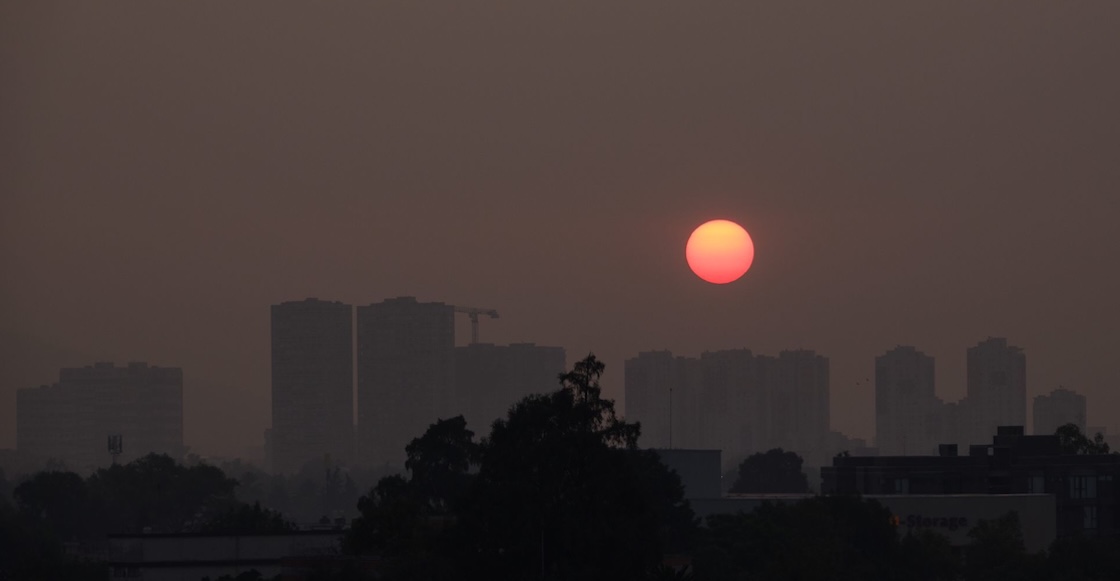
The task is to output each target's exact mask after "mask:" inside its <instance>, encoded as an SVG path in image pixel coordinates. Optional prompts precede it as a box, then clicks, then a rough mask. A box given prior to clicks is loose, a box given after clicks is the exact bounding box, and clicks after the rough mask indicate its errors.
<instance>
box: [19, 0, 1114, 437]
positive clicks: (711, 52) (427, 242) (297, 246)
mask: <svg viewBox="0 0 1120 581" xmlns="http://www.w3.org/2000/svg"><path fill="white" fill-rule="evenodd" d="M624 4H625V3H624ZM810 4H811V6H804V7H802V6H794V5H787V4H784V3H782V4H774V5H764V6H762V5H751V4H742V5H740V4H726V5H721V6H713V7H709V8H708V9H706V10H696V9H694V7H692V6H685V5H673V6H663V5H656V6H655V5H644V4H633V5H625V6H624V5H623V4H619V5H611V6H607V5H594V6H582V5H580V6H577V5H574V4H573V5H567V4H566V5H539V6H538V5H523V6H516V7H509V6H503V7H499V6H497V5H489V6H487V5H479V6H471V7H466V6H455V7H449V8H447V9H446V10H443V9H438V10H437V9H434V8H431V7H425V6H419V5H412V4H402V5H364V4H363V5H353V6H339V7H335V8H331V9H323V10H314V11H304V10H301V9H298V8H296V7H294V6H291V5H283V3H281V4H276V5H270V6H269V8H268V10H267V15H268V16H267V18H265V19H263V20H262V18H261V14H262V11H261V9H260V8H259V7H257V6H249V5H241V4H237V5H234V4H226V3H223V4H221V5H215V6H209V7H191V8H190V9H188V8H187V7H185V6H176V5H166V6H164V5H159V6H157V5H151V6H145V7H144V8H143V9H134V8H133V7H126V6H116V5H98V4H90V5H86V4H82V3H75V4H74V5H72V6H68V7H67V9H66V10H56V9H54V8H52V7H51V6H48V5H42V4H40V3H6V4H4V5H3V6H0V27H3V29H4V32H5V34H0V55H4V56H3V57H0V70H2V71H3V73H4V78H5V79H7V80H8V81H9V82H8V83H6V86H5V89H6V90H5V91H3V94H0V127H3V128H4V130H3V131H0V159H2V160H3V163H4V171H0V176H2V177H0V190H2V194H0V272H3V274H4V277H3V279H2V282H0V354H3V355H2V357H3V358H4V359H3V363H4V364H3V365H0V448H10V447H13V446H14V445H15V425H14V424H15V411H14V408H15V401H16V399H15V398H16V390H18V389H19V388H23V387H29V386H35V385H38V384H40V383H43V382H47V381H50V380H51V378H53V377H54V374H55V373H56V372H57V370H58V369H59V368H60V367H64V366H73V365H86V364H89V363H90V362H95V361H105V360H115V361H124V360H129V359H136V360H144V361H150V362H153V364H166V365H176V366H181V367H183V368H184V369H186V370H189V377H188V380H187V382H186V386H185V389H186V393H185V395H184V402H183V405H184V414H185V417H186V418H187V419H186V425H185V426H184V430H185V438H186V440H187V441H188V442H190V443H191V446H192V447H194V448H195V449H196V450H198V451H200V452H202V453H206V454H216V455H233V454H239V453H242V451H241V447H242V445H243V444H244V445H245V446H249V445H259V444H260V438H261V434H262V432H263V430H264V428H265V427H266V426H267V425H268V424H269V422H270V421H271V412H270V410H269V409H268V406H262V405H257V404H256V403H255V402H262V401H267V398H268V394H269V392H270V389H271V385H270V382H269V369H270V361H269V357H270V353H269V346H268V343H267V341H262V340H261V337H267V336H268V329H269V312H268V309H267V305H271V304H278V303H281V302H283V301H286V300H292V299H296V298H302V297H307V296H321V297H328V296H329V297H330V298H332V299H333V300H339V301H342V302H344V303H346V304H352V305H366V304H369V303H370V302H372V301H376V300H380V299H381V298H382V297H393V296H402V295H414V296H417V297H420V299H421V300H424V301H430V300H439V301H446V302H448V303H450V304H457V305H481V306H486V307H492V308H497V309H498V310H499V311H501V313H502V318H501V319H499V320H486V321H484V322H483V328H482V332H483V337H484V340H486V341H490V342H494V343H500V344H508V343H517V342H523V341H533V342H536V343H538V344H543V345H558V346H563V347H564V348H565V349H566V350H567V352H568V353H569V355H570V357H569V359H575V358H576V357H577V356H579V355H581V354H586V353H587V352H592V351H593V352H594V353H596V355H597V356H599V358H600V359H601V360H602V361H604V362H605V363H606V365H607V371H606V375H605V376H604V378H603V382H604V383H603V385H604V389H605V393H606V395H608V396H610V397H612V398H615V399H617V400H619V401H620V402H621V401H622V400H623V391H624V389H623V388H624V386H623V377H622V375H623V374H622V372H621V370H622V368H623V365H624V361H625V359H626V358H627V357H629V356H631V355H632V354H634V353H638V352H641V351H649V350H656V349H671V350H672V351H673V352H674V353H677V354H687V355H697V354H699V353H701V352H703V351H713V350H720V349H729V348H743V347H749V348H750V349H752V350H754V351H756V352H761V353H777V352H778V351H780V350H782V349H795V348H805V349H812V350H815V351H817V352H818V353H824V354H827V355H828V357H829V358H830V361H831V367H830V381H831V387H832V393H833V395H832V400H831V402H830V406H831V413H832V423H833V426H834V427H835V428H836V429H839V430H840V431H842V432H844V433H847V434H850V435H853V436H858V437H862V438H870V437H871V436H872V435H873V434H872V426H873V425H874V423H875V418H874V412H873V409H874V405H873V403H874V397H875V394H874V385H873V382H872V378H873V377H874V361H873V358H874V356H875V355H878V354H881V353H883V352H884V351H886V350H887V349H889V348H891V347H893V346H895V345H900V344H909V345H916V346H919V347H920V348H921V349H922V351H923V352H925V353H927V354H928V355H930V356H932V357H935V358H936V359H938V369H937V377H938V389H939V395H940V396H941V397H943V398H944V399H946V400H949V401H954V400H958V399H960V398H961V397H962V396H963V395H964V393H965V390H966V384H967V371H966V362H965V361H964V360H963V359H964V358H963V357H960V356H959V353H960V351H959V350H960V349H961V347H962V346H964V345H973V344H975V342H976V341H978V340H980V339H982V338H983V337H987V336H1001V337H1008V338H1009V339H1011V340H1012V342H1013V343H1014V344H1015V345H1017V346H1020V347H1022V348H1023V349H1025V350H1026V351H1027V352H1028V353H1030V354H1031V363H1030V366H1029V368H1028V369H1027V378H1026V379H1027V384H1028V393H1027V396H1028V397H1033V396H1035V395H1040V394H1043V393H1048V392H1049V391H1050V390H1052V389H1053V388H1055V387H1057V386H1058V385H1065V386H1067V387H1069V388H1071V389H1074V390H1076V391H1078V392H1079V393H1082V394H1084V395H1086V396H1087V397H1089V398H1090V400H1091V401H1092V402H1094V403H1093V407H1092V408H1091V409H1090V410H1089V413H1090V416H1091V417H1089V418H1088V422H1089V423H1090V425H1107V426H1111V427H1113V429H1115V428H1116V426H1118V425H1120V416H1118V415H1117V414H1118V413H1120V412H1118V411H1117V410H1120V390H1117V389H1115V387H1116V386H1117V385H1120V368H1118V367H1117V366H1115V365H1114V364H1113V363H1112V359H1113V353H1114V352H1115V350H1116V349H1115V339H1114V333H1113V329H1115V328H1117V327H1118V326H1120V304H1118V303H1117V302H1116V301H1115V300H1113V299H1114V297H1115V296H1116V294H1117V292H1118V291H1120V273H1117V272H1116V271H1115V270H1114V269H1110V268H1107V267H1106V266H1107V265H1108V264H1111V263H1112V261H1113V259H1114V256H1113V255H1114V254H1115V249H1116V248H1117V247H1118V246H1120V234H1118V233H1117V229H1116V228H1115V227H1114V224H1113V222H1114V221H1115V216H1117V215H1120V197H1118V196H1116V194H1115V192H1116V187H1117V184H1120V165H1118V164H1116V163H1115V160H1116V158H1117V156H1118V150H1117V143H1118V141H1117V140H1116V139H1115V135H1117V134H1120V116H1118V115H1117V114H1116V108H1115V103H1117V102H1118V101H1120V77H1118V76H1117V75H1115V74H1113V71H1114V69H1115V62H1116V60H1117V59H1118V58H1120V56H1118V55H1120V37H1118V35H1116V34H1115V30H1114V28H1115V26H1114V25H1113V23H1115V22H1116V21H1117V19H1118V18H1120V6H1116V5H1114V4H1113V3H1100V4H1095V5H1092V6H1078V7H1076V8H1075V7H1072V6H1067V5H1064V4H1055V3H1045V2H1031V1H1028V2H1025V3H1017V4H1016V6H1015V7H1014V8H1013V9H1011V8H1006V7H1002V6H994V5H983V4H976V3H955V4H954V3H950V4H947V5H941V4H939V5H937V6H909V5H906V6H904V5H871V4H867V5H861V6H847V5H837V4H834V3H827V2H813V3H810ZM712 219H728V220H731V221H734V222H736V223H738V224H740V225H742V226H743V227H744V228H745V229H746V230H747V231H749V233H750V236H751V239H752V240H753V242H754V244H755V247H756V249H755V250H756V254H755V257H754V261H753V263H752V265H751V267H750V271H749V272H748V273H747V274H746V275H744V276H743V278H741V279H740V280H737V281H735V282H734V283H731V284H729V285H726V286H718V287H717V286H713V285H710V284H708V283H705V282H703V281H701V280H699V279H697V278H696V276H695V275H694V274H693V273H692V272H690V270H689V267H688V264H687V261H686V256H685V246H686V243H687V240H688V237H689V234H690V233H691V232H692V231H693V230H694V229H695V228H696V227H697V226H699V225H700V224H702V223H704V222H706V221H708V220H712ZM462 332H463V335H462V336H460V337H458V341H459V342H460V343H462V342H465V340H466V337H467V331H466V330H465V329H464V330H463V331H462ZM1094 414H1095V415H1094ZM1097 416H1099V417H1097Z"/></svg>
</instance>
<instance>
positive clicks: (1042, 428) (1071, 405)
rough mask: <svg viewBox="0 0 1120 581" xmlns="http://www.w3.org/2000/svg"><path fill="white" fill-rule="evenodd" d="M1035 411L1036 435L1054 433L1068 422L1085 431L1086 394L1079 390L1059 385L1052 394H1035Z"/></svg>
mask: <svg viewBox="0 0 1120 581" xmlns="http://www.w3.org/2000/svg"><path fill="white" fill-rule="evenodd" d="M1033 412H1034V433H1035V434H1036V435H1050V434H1053V433H1054V432H1055V431H1057V429H1058V428H1059V427H1061V426H1064V425H1066V424H1075V425H1076V426H1077V427H1078V428H1079V429H1080V430H1081V431H1082V432H1084V431H1085V396H1083V395H1081V394H1079V393H1077V392H1074V391H1070V390H1068V389H1063V388H1060V387H1059V388H1058V389H1055V390H1054V391H1052V392H1050V395H1039V396H1035V398H1034V410H1033ZM1089 437H1092V435H1090V436H1089Z"/></svg>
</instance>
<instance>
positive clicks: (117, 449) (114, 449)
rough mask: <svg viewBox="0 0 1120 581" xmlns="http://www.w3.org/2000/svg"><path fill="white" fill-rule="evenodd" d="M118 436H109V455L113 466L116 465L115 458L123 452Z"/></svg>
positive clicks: (119, 436)
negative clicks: (111, 457)
mask: <svg viewBox="0 0 1120 581" xmlns="http://www.w3.org/2000/svg"><path fill="white" fill-rule="evenodd" d="M122 439H123V438H121V435H120V434H109V454H110V455H112V456H113V465H114V466H116V465H117V457H118V456H120V455H121V452H123V451H124V445H123V443H122Z"/></svg>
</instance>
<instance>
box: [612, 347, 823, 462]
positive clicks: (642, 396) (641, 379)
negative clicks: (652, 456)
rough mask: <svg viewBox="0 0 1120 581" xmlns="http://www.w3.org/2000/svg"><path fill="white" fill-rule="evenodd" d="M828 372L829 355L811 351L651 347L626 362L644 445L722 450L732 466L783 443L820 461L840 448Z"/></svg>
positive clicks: (631, 411) (631, 412) (631, 408)
mask: <svg viewBox="0 0 1120 581" xmlns="http://www.w3.org/2000/svg"><path fill="white" fill-rule="evenodd" d="M828 377H829V368H828V359H827V358H825V357H822V356H821V355H818V354H817V353H815V352H813V351H808V350H794V351H782V352H781V353H779V354H778V356H777V357H773V356H767V355H754V354H752V353H751V352H750V351H749V350H746V349H734V350H726V351H714V352H705V353H703V354H701V356H700V357H699V358H695V357H679V356H674V355H673V354H672V353H670V352H668V351H647V352H643V353H639V354H638V356H637V357H634V358H631V359H628V360H627V361H626V378H625V384H626V418H627V419H628V420H630V421H638V422H641V424H642V439H641V442H640V444H641V445H642V446H643V447H650V448H663V449H672V448H689V449H720V450H723V451H724V454H723V462H725V463H726V467H731V466H734V465H738V463H739V462H741V461H742V460H743V459H744V458H745V457H746V456H747V455H749V454H752V453H754V452H762V451H766V450H769V449H771V448H778V447H781V448H785V449H786V450H792V451H795V452H797V453H798V454H801V455H802V456H803V457H804V458H806V461H807V462H808V463H810V464H812V463H814V462H816V463H817V464H815V465H818V466H819V465H820V462H823V461H824V460H825V459H826V458H827V457H830V452H831V453H835V452H837V451H839V450H831V451H829V446H830V443H831V442H833V441H834V440H835V438H834V437H833V434H832V432H831V430H830V429H829V425H830V420H829V380H828Z"/></svg>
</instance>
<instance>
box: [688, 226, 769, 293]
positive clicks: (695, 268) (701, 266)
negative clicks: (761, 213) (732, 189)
mask: <svg viewBox="0 0 1120 581" xmlns="http://www.w3.org/2000/svg"><path fill="white" fill-rule="evenodd" d="M685 258H687V259H688V266H689V268H691V269H692V272H695V273H696V276H698V277H700V278H702V279H704V280H706V281H708V282H710V283H713V284H727V283H729V282H734V281H735V280H738V278H739V277H741V276H743V275H744V274H746V272H747V269H749V268H750V267H751V263H752V262H754V242H753V241H751V235H750V234H747V231H746V230H744V229H743V227H742V226H740V225H738V224H736V223H734V222H732V221H730V220H712V221H710V222H705V223H703V224H701V225H700V227H699V228H697V229H696V230H694V231H693V232H692V236H689V238H688V245H687V246H685Z"/></svg>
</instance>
